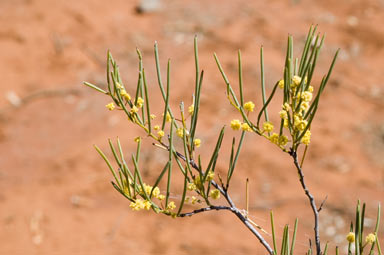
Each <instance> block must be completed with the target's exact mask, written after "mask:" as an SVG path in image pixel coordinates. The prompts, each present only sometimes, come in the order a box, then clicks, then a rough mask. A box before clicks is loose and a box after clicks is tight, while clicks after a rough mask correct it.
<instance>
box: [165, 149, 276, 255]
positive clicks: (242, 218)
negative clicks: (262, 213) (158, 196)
mask: <svg viewBox="0 0 384 255" xmlns="http://www.w3.org/2000/svg"><path fill="white" fill-rule="evenodd" d="M161 145H162V146H164V147H165V148H166V149H167V150H169V146H167V145H165V144H164V143H162V144H161ZM176 155H177V156H178V157H179V158H180V159H182V160H183V161H184V162H186V161H187V159H186V157H185V156H184V155H183V154H181V153H180V152H177V151H176ZM187 163H189V164H190V165H191V166H192V168H194V169H195V170H197V171H198V172H201V171H202V170H201V169H200V168H199V166H198V165H197V164H196V162H195V161H194V160H193V159H191V160H189V162H187ZM203 174H204V173H203ZM211 184H212V185H213V186H214V187H215V188H216V189H218V190H219V191H220V193H221V194H222V195H223V196H224V198H225V200H227V202H228V204H229V207H228V206H209V207H205V208H201V209H197V210H195V211H193V212H190V213H185V214H180V215H179V216H180V217H185V216H192V215H193V214H196V213H200V212H206V211H212V210H230V211H231V212H232V213H234V214H235V215H236V216H237V218H239V220H240V221H241V222H243V224H244V225H245V226H246V227H247V228H248V229H249V230H250V231H251V232H252V233H253V234H254V235H255V236H256V238H257V239H258V240H259V242H260V243H261V244H262V245H263V246H264V248H265V249H266V250H267V251H268V253H269V254H271V255H272V254H273V250H272V248H271V246H270V245H269V244H268V243H267V241H265V239H264V238H263V237H262V235H261V234H260V233H259V232H258V231H257V230H256V229H255V228H254V226H253V225H252V224H251V222H250V221H249V220H248V219H247V218H246V217H245V216H244V215H243V214H242V213H241V211H240V210H239V209H238V208H237V207H236V206H235V203H233V201H232V199H231V197H230V196H229V194H228V192H227V189H225V188H223V187H221V186H220V185H219V184H217V183H216V182H215V181H213V180H212V181H211ZM181 215H183V216H181Z"/></svg>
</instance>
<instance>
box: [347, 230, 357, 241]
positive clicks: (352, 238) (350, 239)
mask: <svg viewBox="0 0 384 255" xmlns="http://www.w3.org/2000/svg"><path fill="white" fill-rule="evenodd" d="M346 239H347V241H348V242H349V243H353V242H355V233H353V232H349V233H348V235H347V236H346Z"/></svg>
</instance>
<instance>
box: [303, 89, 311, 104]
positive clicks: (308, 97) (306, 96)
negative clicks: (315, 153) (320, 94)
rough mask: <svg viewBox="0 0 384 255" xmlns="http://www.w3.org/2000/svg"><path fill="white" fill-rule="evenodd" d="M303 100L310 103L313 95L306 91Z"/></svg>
mask: <svg viewBox="0 0 384 255" xmlns="http://www.w3.org/2000/svg"><path fill="white" fill-rule="evenodd" d="M301 99H302V100H303V101H304V102H310V101H311V100H312V93H311V92H309V91H304V92H303V93H302V94H301Z"/></svg>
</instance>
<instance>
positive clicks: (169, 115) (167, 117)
mask: <svg viewBox="0 0 384 255" xmlns="http://www.w3.org/2000/svg"><path fill="white" fill-rule="evenodd" d="M165 121H166V122H171V121H172V118H171V114H169V112H167V115H166V116H165Z"/></svg>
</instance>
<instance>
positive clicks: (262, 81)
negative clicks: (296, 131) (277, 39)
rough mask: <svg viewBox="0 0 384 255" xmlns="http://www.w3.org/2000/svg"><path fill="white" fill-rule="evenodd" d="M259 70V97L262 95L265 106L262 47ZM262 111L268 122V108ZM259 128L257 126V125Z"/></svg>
mask: <svg viewBox="0 0 384 255" xmlns="http://www.w3.org/2000/svg"><path fill="white" fill-rule="evenodd" d="M260 68H261V71H260V73H261V95H262V98H263V105H266V104H265V99H266V98H265V78H264V54H263V47H260ZM263 111H264V116H265V120H266V121H269V117H268V108H267V107H263ZM257 126H259V125H257Z"/></svg>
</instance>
